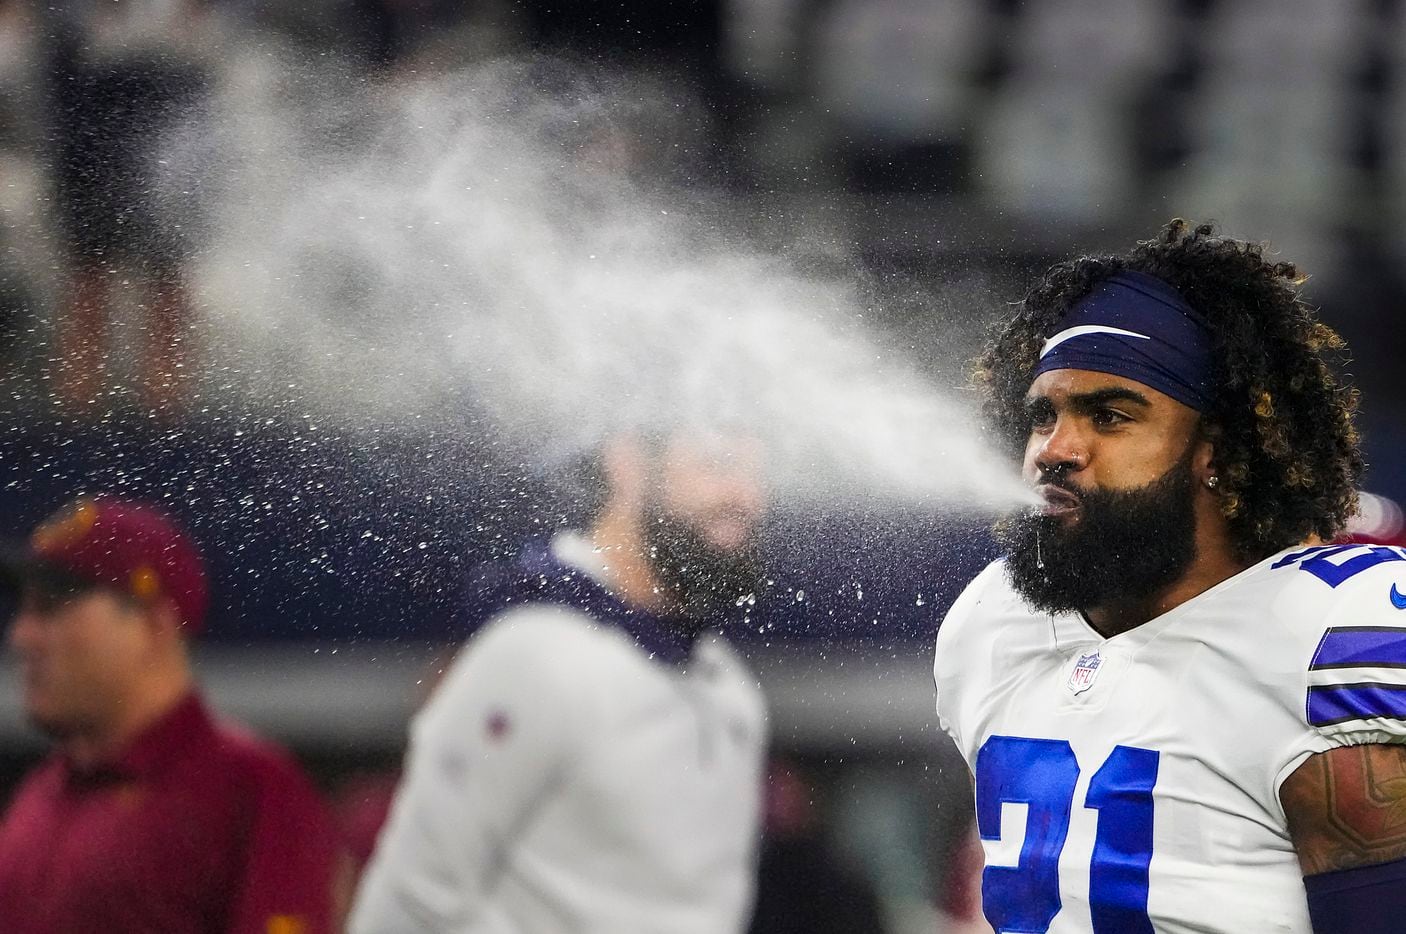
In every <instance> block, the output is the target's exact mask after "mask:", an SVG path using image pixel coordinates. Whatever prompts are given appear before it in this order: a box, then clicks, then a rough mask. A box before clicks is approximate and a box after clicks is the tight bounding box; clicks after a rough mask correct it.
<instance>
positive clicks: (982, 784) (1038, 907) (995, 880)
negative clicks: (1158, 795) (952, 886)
mask: <svg viewBox="0 0 1406 934" xmlns="http://www.w3.org/2000/svg"><path fill="white" fill-rule="evenodd" d="M1157 760H1158V754H1157V753H1156V752H1153V751H1152V750H1150V749H1139V748H1137V747H1136V746H1115V747H1113V752H1111V753H1110V754H1109V756H1108V758H1107V759H1105V760H1104V763H1103V765H1102V766H1100V767H1099V770H1098V771H1097V772H1095V773H1094V776H1093V778H1091V779H1090V780H1089V791H1088V794H1087V795H1086V796H1085V797H1084V807H1087V808H1092V809H1094V810H1096V811H1098V812H1099V818H1098V832H1097V834H1096V835H1095V837H1094V851H1093V857H1092V860H1091V861H1090V864H1089V870H1090V872H1089V907H1090V910H1091V912H1092V916H1093V930H1094V934H1115V932H1116V934H1143V932H1146V934H1152V922H1151V921H1150V920H1149V919H1148V916H1147V885H1148V866H1149V865H1150V864H1151V862H1152V788H1153V786H1154V785H1156V784H1157ZM1078 780H1079V762H1078V760H1076V759H1075V757H1074V750H1073V749H1071V748H1070V746H1069V743H1067V742H1065V741H1064V740H1053V739H1024V738H1021V737H1016V736H992V737H991V738H990V739H988V740H987V741H986V742H985V743H984V744H983V745H982V747H981V751H980V752H978V753H977V756H976V824H977V831H978V832H979V833H980V834H981V838H982V839H983V840H999V839H1001V805H1002V804H1006V803H1010V804H1024V805H1026V806H1027V811H1026V820H1025V841H1024V843H1023V844H1022V845H1021V848H1020V862H1019V864H1018V865H1015V866H988V867H986V870H985V872H983V873H982V877H981V901H982V907H983V909H984V911H985V913H986V920H987V921H989V922H990V923H991V926H992V927H994V928H995V929H996V930H997V931H998V932H1000V934H1044V932H1045V931H1047V930H1049V927H1050V922H1051V921H1053V920H1054V917H1055V915H1057V914H1058V913H1059V909H1060V906H1061V904H1062V903H1061V900H1060V894H1059V855H1060V852H1061V851H1063V849H1064V838H1065V836H1066V835H1067V834H1068V832H1069V814H1070V809H1071V808H1072V807H1073V805H1074V786H1075V784H1076V783H1077V782H1078Z"/></svg>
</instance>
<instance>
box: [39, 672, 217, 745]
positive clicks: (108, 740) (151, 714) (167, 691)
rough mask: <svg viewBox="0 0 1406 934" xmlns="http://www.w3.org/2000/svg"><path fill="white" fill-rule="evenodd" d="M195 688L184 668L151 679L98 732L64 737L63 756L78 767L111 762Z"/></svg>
mask: <svg viewBox="0 0 1406 934" xmlns="http://www.w3.org/2000/svg"><path fill="white" fill-rule="evenodd" d="M194 686H195V685H194V681H193V679H192V678H191V674H190V668H189V667H188V666H186V665H182V666H180V667H179V668H177V669H173V670H170V671H165V672H162V673H161V674H159V675H154V676H153V677H152V678H151V679H150V680H149V681H148V682H146V683H145V684H143V686H142V688H141V690H140V691H137V692H134V694H133V696H131V697H129V698H127V699H125V700H124V702H123V703H121V704H120V705H118V706H117V709H116V710H115V715H114V717H113V718H112V719H111V720H110V721H108V722H106V723H104V724H103V725H102V726H101V727H100V728H97V729H93V730H89V731H84V732H81V733H75V734H73V735H72V736H68V737H65V738H64V740H63V742H62V744H61V745H62V748H63V752H64V754H65V755H66V756H68V758H69V759H71V760H72V761H73V762H74V763H75V764H77V765H78V766H80V767H91V766H93V765H96V764H98V763H102V762H111V761H112V760H114V759H116V758H117V757H119V756H121V755H122V753H123V752H124V751H125V750H126V749H127V747H128V746H129V745H130V744H131V743H132V742H133V741H134V740H135V739H136V738H137V737H139V736H141V735H142V734H143V733H145V732H146V731H147V730H148V729H149V728H151V727H152V726H153V725H154V724H156V722H157V721H159V720H160V719H161V718H162V717H164V716H166V715H167V714H168V713H170V712H171V711H172V710H174V709H175V708H176V706H177V705H178V704H180V702H181V701H183V700H184V699H185V698H186V696H187V695H188V694H190V692H191V691H192V690H193V689H194Z"/></svg>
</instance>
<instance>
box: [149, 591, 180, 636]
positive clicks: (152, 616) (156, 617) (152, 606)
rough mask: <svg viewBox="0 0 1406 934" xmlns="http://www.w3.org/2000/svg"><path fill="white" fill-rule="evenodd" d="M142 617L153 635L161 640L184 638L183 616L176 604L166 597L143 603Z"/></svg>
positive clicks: (158, 597)
mask: <svg viewBox="0 0 1406 934" xmlns="http://www.w3.org/2000/svg"><path fill="white" fill-rule="evenodd" d="M141 606H142V615H143V616H144V617H145V619H146V625H147V626H148V627H149V628H150V629H151V631H152V634H153V635H156V636H160V637H161V638H172V637H174V638H183V637H184V635H185V634H184V632H183V631H182V626H181V614H180V611H179V610H177V609H176V604H175V603H173V602H172V601H171V600H170V599H169V598H167V597H164V596H156V597H153V598H151V599H149V600H143V601H142V604H141Z"/></svg>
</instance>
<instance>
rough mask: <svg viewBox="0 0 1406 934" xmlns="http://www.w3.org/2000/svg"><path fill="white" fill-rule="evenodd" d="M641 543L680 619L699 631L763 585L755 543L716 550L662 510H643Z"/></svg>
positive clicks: (717, 620) (721, 618)
mask: <svg viewBox="0 0 1406 934" xmlns="http://www.w3.org/2000/svg"><path fill="white" fill-rule="evenodd" d="M644 543H645V549H646V554H647V556H648V558H649V563H650V565H651V566H652V567H653V568H654V573H655V574H656V576H657V577H658V578H659V584H660V586H661V587H663V588H664V589H665V590H666V591H668V593H669V596H670V597H672V598H673V600H674V602H675V603H676V604H677V607H678V613H679V615H680V616H681V617H682V618H683V619H685V620H687V621H689V622H691V623H694V624H695V625H696V627H697V628H699V629H701V628H703V627H705V626H708V625H712V624H715V623H721V622H722V621H723V617H725V616H726V615H727V614H728V613H729V612H730V611H732V610H733V609H734V608H735V607H736V606H737V601H738V600H739V599H741V598H743V597H746V596H748V595H751V594H755V593H757V592H758V590H759V589H760V587H761V584H762V579H763V574H762V562H761V556H760V553H759V551H758V549H757V548H756V546H755V545H752V544H748V545H744V546H743V547H741V548H738V549H737V550H735V551H731V552H724V551H720V550H719V549H718V548H717V547H716V546H715V545H713V544H712V543H711V542H709V541H708V540H707V539H706V538H704V537H703V536H702V535H700V534H699V533H698V531H697V530H696V529H695V528H694V527H693V526H692V525H690V524H689V523H688V522H685V521H683V520H681V519H678V518H675V517H673V516H671V515H669V514H668V513H666V512H663V511H662V510H658V509H648V510H646V512H645V516H644Z"/></svg>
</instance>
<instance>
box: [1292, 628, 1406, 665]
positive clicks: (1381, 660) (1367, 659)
mask: <svg viewBox="0 0 1406 934" xmlns="http://www.w3.org/2000/svg"><path fill="white" fill-rule="evenodd" d="M1369 666H1377V667H1388V668H1392V667H1406V629H1398V628H1395V627H1390V626H1334V627H1332V628H1331V629H1329V630H1328V631H1327V632H1326V633H1324V634H1323V641H1322V642H1321V643H1319V645H1318V651H1317V652H1315V653H1314V655H1313V661H1312V662H1311V663H1310V664H1309V666H1308V667H1309V669H1310V670H1313V669H1322V668H1358V667H1369Z"/></svg>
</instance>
